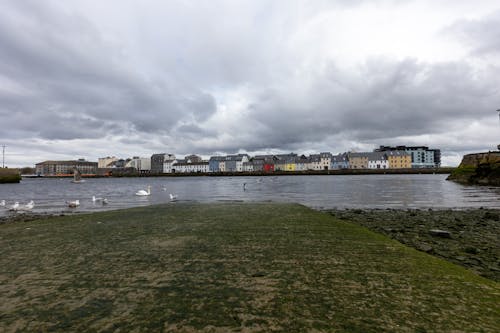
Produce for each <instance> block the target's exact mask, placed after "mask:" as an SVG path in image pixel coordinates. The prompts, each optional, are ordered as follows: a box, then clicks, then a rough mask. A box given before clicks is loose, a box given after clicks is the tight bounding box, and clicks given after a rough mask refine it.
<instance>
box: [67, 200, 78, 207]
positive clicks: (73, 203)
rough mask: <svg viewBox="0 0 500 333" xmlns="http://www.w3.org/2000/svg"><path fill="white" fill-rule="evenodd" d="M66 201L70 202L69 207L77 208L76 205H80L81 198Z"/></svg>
mask: <svg viewBox="0 0 500 333" xmlns="http://www.w3.org/2000/svg"><path fill="white" fill-rule="evenodd" d="M66 203H67V204H68V207H70V208H76V207H78V206H80V200H74V201H66Z"/></svg>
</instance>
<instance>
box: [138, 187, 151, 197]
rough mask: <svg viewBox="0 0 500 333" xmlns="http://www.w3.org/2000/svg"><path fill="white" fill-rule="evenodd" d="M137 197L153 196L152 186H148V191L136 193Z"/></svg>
mask: <svg viewBox="0 0 500 333" xmlns="http://www.w3.org/2000/svg"><path fill="white" fill-rule="evenodd" d="M135 195H138V196H146V195H151V186H148V190H147V191H144V190H139V191H137V192H136V193H135Z"/></svg>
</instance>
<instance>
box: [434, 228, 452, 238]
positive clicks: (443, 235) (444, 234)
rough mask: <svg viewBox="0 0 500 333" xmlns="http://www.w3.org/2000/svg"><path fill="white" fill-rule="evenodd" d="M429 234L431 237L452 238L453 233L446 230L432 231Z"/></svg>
mask: <svg viewBox="0 0 500 333" xmlns="http://www.w3.org/2000/svg"><path fill="white" fill-rule="evenodd" d="M429 234H431V236H436V237H441V238H451V233H450V232H449V231H446V230H440V229H431V230H429Z"/></svg>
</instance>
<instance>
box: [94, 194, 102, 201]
mask: <svg viewBox="0 0 500 333" xmlns="http://www.w3.org/2000/svg"><path fill="white" fill-rule="evenodd" d="M102 200H103V198H96V197H95V195H93V196H92V202H96V201H102Z"/></svg>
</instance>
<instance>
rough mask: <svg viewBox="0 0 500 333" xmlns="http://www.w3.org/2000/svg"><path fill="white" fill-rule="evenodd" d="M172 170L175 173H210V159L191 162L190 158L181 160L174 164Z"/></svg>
mask: <svg viewBox="0 0 500 333" xmlns="http://www.w3.org/2000/svg"><path fill="white" fill-rule="evenodd" d="M172 172H175V173H208V172H209V163H208V161H201V162H190V161H188V160H185V159H184V160H180V162H177V163H175V164H174V165H173V168H172Z"/></svg>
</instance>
